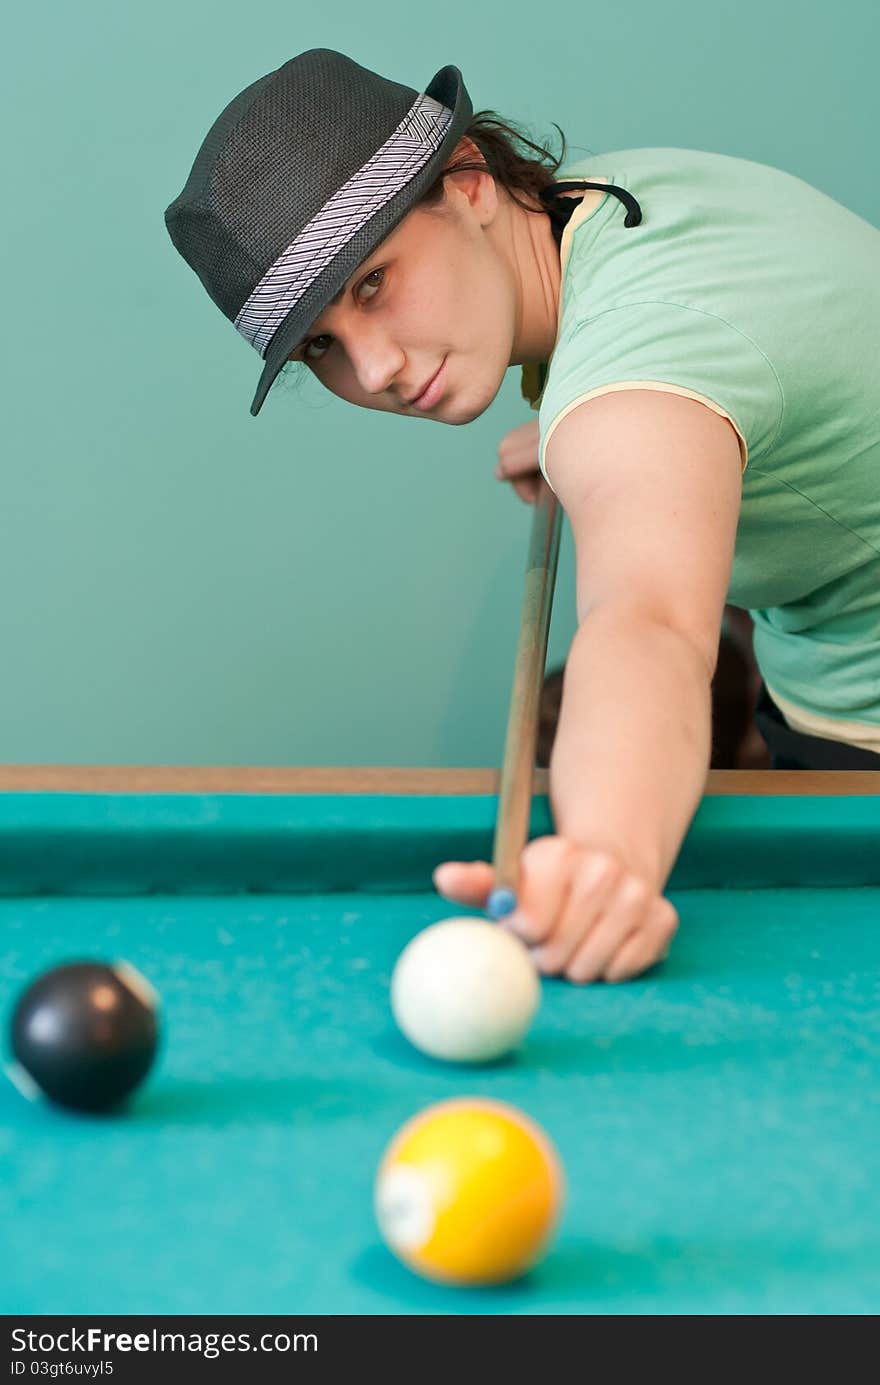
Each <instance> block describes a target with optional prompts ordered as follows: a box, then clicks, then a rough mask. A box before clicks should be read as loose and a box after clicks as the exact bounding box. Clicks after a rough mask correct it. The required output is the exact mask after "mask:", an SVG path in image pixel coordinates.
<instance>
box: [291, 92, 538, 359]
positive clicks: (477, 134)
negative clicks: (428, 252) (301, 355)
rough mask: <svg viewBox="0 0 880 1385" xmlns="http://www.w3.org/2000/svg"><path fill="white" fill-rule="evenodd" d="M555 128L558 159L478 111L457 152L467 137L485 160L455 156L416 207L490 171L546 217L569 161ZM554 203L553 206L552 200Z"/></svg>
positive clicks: (524, 204)
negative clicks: (546, 195) (474, 173)
mask: <svg viewBox="0 0 880 1385" xmlns="http://www.w3.org/2000/svg"><path fill="white" fill-rule="evenodd" d="M553 128H554V129H555V130H558V131H559V135H560V138H561V140H562V147H561V149H560V151H559V155H558V156H554V155H553V154H552V153H551V152H550V150H549V149H547V148H546V147H545V146H544V145H543V144H535V143H534V141H532V140H530V139H528V138H527V137H526V135H524V134H523V133H522V130H521V129H518V128H517V127H516V125H513V124H510V123H508V122H505V121H503V120H501V119H500V117H499V116H498V114H497V113H496V112H495V111H477V112H476V114H475V115H474V116H473V118H472V120H471V121H470V123H469V125H468V127H467V129H466V130H465V132H464V134H463V135H462V136H461V139H460V140H459V145H458V146H456V150H457V151H459V147H460V144H461V140H463V139H465V138H467V139H470V140H472V141H473V143H474V144H475V145H476V146H477V149H478V150H479V151H480V154H481V155H482V158H481V159H480V160H474V158H473V157H470V158H468V156H467V151H466V150H461V151H460V152H455V153H453V155H452V159H451V161H450V162H449V163H448V164H447V165H446V167H445V168H444V169H443V170H442V171H441V172H440V173H439V174H438V176H437V177H436V179H435V180H434V182H433V183H432V184H431V186H430V187H429V188H428V189H427V190H426V191H425V192H424V193H423V194H422V196H421V197H420V198H419V201H418V202H417V203H416V204H415V205H416V207H428V208H430V207H438V206H439V205H440V203H441V202H442V201H443V199H444V196H445V179H446V177H447V176H448V174H450V173H458V172H463V171H464V170H466V169H476V170H478V171H482V172H486V171H488V172H489V173H490V174H491V175H492V177H493V178H494V179H495V181H496V183H499V184H500V185H501V186H502V187H503V188H504V189H505V191H506V192H508V193H509V194H510V196H511V197H512V198H513V200H514V202H516V203H517V205H518V206H520V207H522V208H523V210H524V211H527V212H544V213H545V214H546V213H547V212H548V210H550V208H549V207H548V204H547V202H542V198H541V194H542V192H546V189H547V188H549V187H550V186H551V184H552V183H554V182H555V181H556V174H557V172H558V171H559V168H560V166H561V165H562V163H563V160H564V159H565V135H564V133H563V131H562V130H561V129H560V128H559V126H558V125H557V124H556V123H555V121H554V122H553ZM519 145H523V146H524V147H525V148H526V149H530V150H532V151H533V153H534V154H535V155H537V157H536V158H530V157H529V156H528V154H526V153H523V152H521V151H520V149H519V148H518V146H519ZM517 193H524V194H525V196H526V198H527V199H528V200H527V201H520V199H519V197H518V196H517ZM550 201H551V203H552V198H551V199H550ZM536 204H537V205H536ZM413 210H415V208H413ZM308 373H309V372H308V367H307V366H306V365H305V364H304V362H302V361H287V362H285V364H284V366H282V368H281V371H280V372H279V375H278V378H279V379H280V378H281V376H282V375H284V376H285V377H287V378H290V377H291V375H292V376H293V378H295V379H296V378H299V377H300V376H301V375H304V374H308Z"/></svg>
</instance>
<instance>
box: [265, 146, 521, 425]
mask: <svg viewBox="0 0 880 1385" xmlns="http://www.w3.org/2000/svg"><path fill="white" fill-rule="evenodd" d="M445 186H446V196H445V200H444V202H443V203H442V204H439V205H438V206H437V207H418V208H416V209H415V210H413V211H412V212H410V214H409V215H408V216H407V217H406V218H405V219H404V220H403V221H402V222H401V223H400V225H399V226H397V227H396V228H395V229H394V231H393V232H392V233H391V235H390V236H388V237H387V239H386V240H384V241H383V242H382V244H381V245H380V246H379V247H378V248H377V249H376V250H375V252H374V253H373V254H372V255H370V257H369V258H368V259H366V260H364V262H363V263H362V264H361V265H360V266H359V268H358V269H357V271H356V272H355V273H354V274H353V275H352V277H351V279H349V281H348V282H347V284H346V286H345V290H344V292H343V295H342V297H341V298H340V300H339V302H338V303H335V304H332V305H331V306H330V307H328V308H327V309H326V310H325V312H323V313H322V314H321V316H320V317H319V318H318V319H317V320H316V322H314V323H313V324H312V327H311V328H310V330H309V334H308V339H307V341H306V342H305V343H304V344H303V345H301V346H299V347H298V348H297V350H296V351H295V352H294V353H293V355H292V356H291V357H290V359H291V360H295V361H304V362H305V363H306V364H307V365H308V367H309V369H310V370H311V371H312V372H313V373H314V374H315V375H316V376H317V377H318V379H319V380H320V381H321V383H322V384H323V385H324V386H326V388H327V389H329V390H330V391H331V392H332V393H333V394H336V395H339V397H340V398H341V399H345V400H348V402H349V403H351V404H359V405H360V406H361V407H362V408H365V409H381V410H384V411H385V412H389V413H399V414H407V415H409V416H411V417H423V418H431V419H434V420H435V421H438V422H442V423H451V424H460V423H469V422H470V421H471V420H472V419H474V418H476V417H477V416H478V415H479V414H481V413H482V412H483V411H484V410H485V409H486V408H488V406H489V404H491V402H492V400H493V399H494V398H495V395H496V394H497V392H498V389H499V388H500V385H501V382H502V380H503V378H504V373H505V371H506V370H507V368H508V366H509V365H510V363H511V353H512V350H513V342H514V331H515V318H516V286H515V283H514V276H513V274H512V272H511V269H510V267H509V264H508V262H507V260H506V259H505V257H504V256H502V255H499V254H498V252H497V248H496V247H495V245H494V243H493V240H492V237H491V235H490V234H487V230H488V227H489V226H490V225H491V223H492V221H493V219H494V217H495V215H496V213H497V208H498V202H497V192H496V189H495V184H494V182H493V180H492V179H491V178H490V177H488V176H487V175H485V174H481V173H476V172H468V171H465V172H463V173H456V174H453V175H451V176H450V177H447V179H446V180H445ZM441 367H442V375H441V377H440V379H439V380H438V382H437V384H438V387H439V396H438V397H437V398H435V399H430V398H428V399H426V400H425V401H424V407H423V408H418V407H416V406H415V405H414V404H412V403H411V402H410V401H411V400H412V399H413V396H415V395H416V394H418V393H419V392H420V391H422V390H424V387H425V385H427V384H428V382H429V381H430V380H431V378H432V377H433V376H434V375H435V374H436V373H437V371H438V370H439V369H440V368H441ZM432 393H433V392H432Z"/></svg>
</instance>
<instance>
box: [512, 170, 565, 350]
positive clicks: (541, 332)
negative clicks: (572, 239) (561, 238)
mask: <svg viewBox="0 0 880 1385" xmlns="http://www.w3.org/2000/svg"><path fill="white" fill-rule="evenodd" d="M576 195H580V194H576ZM503 206H504V211H503V214H502V216H501V217H500V218H499V221H500V225H499V227H498V231H499V235H500V236H501V245H502V250H503V253H504V254H505V255H506V257H507V260H508V264H509V266H510V270H511V274H512V277H513V283H514V291H515V295H516V309H515V326H514V337H513V350H512V352H511V356H510V364H511V365H512V366H513V365H524V364H525V363H526V362H528V361H547V360H549V358H550V356H551V355H552V353H553V348H554V346H555V345H556V332H557V327H558V318H559V293H560V286H561V283H562V271H561V265H560V259H559V248H558V246H557V244H556V239H555V237H554V235H553V227H552V225H551V223H550V217H549V215H548V214H547V212H545V211H540V212H527V211H525V210H524V208H522V207H520V206H518V205H517V203H515V202H514V201H513V199H512V198H510V197H505V199H504V203H503Z"/></svg>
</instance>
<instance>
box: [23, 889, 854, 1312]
mask: <svg viewBox="0 0 880 1385" xmlns="http://www.w3.org/2000/svg"><path fill="white" fill-rule="evenodd" d="M674 898H675V902H676V904H677V905H678V907H679V909H680V911H681V919H682V927H681V933H680V936H679V939H678V942H677V945H676V947H675V949H674V951H673V953H672V956H671V957H670V959H669V961H667V963H666V964H665V965H664V966H663V967H662V968H661V969H659V970H658V971H657V972H655V973H654V974H653V975H650V976H648V977H645V978H643V979H641V980H639V981H636V982H631V983H629V984H626V985H623V986H618V987H610V986H594V987H591V988H586V989H579V988H575V987H571V986H568V985H566V984H564V983H561V982H545V983H544V997H543V1004H542V1008H541V1010H540V1012H539V1016H538V1019H537V1021H536V1023H535V1026H534V1029H533V1031H532V1033H531V1036H530V1039H529V1042H528V1045H527V1047H526V1048H525V1050H524V1051H523V1053H522V1054H521V1055H520V1056H519V1057H518V1058H517V1059H516V1060H514V1061H512V1062H508V1063H506V1064H501V1065H498V1066H495V1067H491V1068H481V1069H479V1070H462V1069H459V1068H451V1067H445V1066H441V1065H436V1064H434V1063H432V1062H430V1061H429V1060H427V1059H423V1058H421V1057H420V1056H419V1055H418V1054H416V1053H415V1052H414V1051H413V1050H412V1049H410V1048H409V1046H408V1045H407V1044H406V1043H405V1041H404V1040H403V1039H402V1038H400V1037H399V1036H398V1035H397V1034H396V1032H395V1030H394V1028H393V1023H392V1021H391V1018H390V1014H389V1009H388V1000H387V995H388V982H389V977H390V972H391V968H392V966H393V963H394V960H395V958H396V956H397V954H398V952H399V950H400V948H401V947H402V945H403V944H404V943H405V942H406V940H407V939H408V938H409V937H410V936H411V935H412V934H413V933H414V932H416V931H417V930H418V929H420V928H422V927H424V926H425V925H427V924H428V923H430V922H432V921H434V920H436V919H438V918H440V917H443V916H444V915H446V914H449V913H451V912H463V911H456V910H454V909H452V910H451V909H450V908H449V906H448V905H445V904H444V902H443V901H442V900H439V899H438V898H437V896H436V895H426V894H421V895H412V896H401V895H391V896H385V897H383V896H373V897H370V898H368V899H367V898H365V897H364V896H363V895H358V894H355V895H346V894H339V895H334V896H314V897H309V898H303V897H293V896H275V897H270V898H255V897H246V896H245V897H238V898H224V897H219V896H218V897H215V898H202V899H187V898H173V897H168V898H162V897H154V898H150V899H136V898H135V899H131V898H130V899H124V900H121V899H120V900H115V899H84V898H43V899H38V898H33V899H29V898H20V899H11V898H7V899H5V900H3V901H0V957H2V972H0V998H2V1005H3V1010H4V1014H5V1013H7V1012H8V1008H9V1005H10V1004H11V1001H12V998H13V996H14V995H15V993H16V992H17V991H18V989H19V988H20V986H21V985H22V984H23V983H24V982H25V981H26V980H27V978H29V977H30V976H31V975H33V974H34V973H35V972H36V971H39V970H40V969H41V968H43V967H45V966H48V965H50V964H52V963H54V962H56V961H58V960H60V959H62V958H65V957H70V956H76V955H80V954H86V955H99V956H102V955H103V956H108V957H116V956H121V957H125V958H127V959H128V960H130V961H131V962H133V963H134V964H135V965H136V966H138V967H139V968H140V969H141V970H142V971H143V972H144V973H145V974H146V975H147V976H148V977H149V978H150V979H151V980H152V982H153V983H154V984H155V985H156V986H157V988H158V990H159V991H160V993H161V996H162V1003H163V1026H164V1033H165V1043H164V1047H163V1051H162V1054H161V1058H160V1061H159V1063H158V1066H157V1068H156V1070H155V1071H154V1074H153V1075H152V1077H151V1078H150V1080H149V1082H148V1084H147V1085H146V1086H145V1087H144V1088H143V1089H142V1090H141V1092H140V1094H139V1095H138V1097H137V1098H136V1099H135V1101H134V1102H133V1104H132V1106H131V1108H130V1110H129V1112H128V1113H127V1114H126V1115H125V1116H124V1117H119V1118H113V1119H108V1118H104V1119H89V1118H84V1117H76V1116H71V1115H68V1114H63V1113H60V1112H58V1111H56V1110H53V1109H50V1108H48V1107H45V1106H43V1105H32V1104H29V1103H28V1102H26V1101H25V1100H23V1098H22V1097H21V1096H20V1094H19V1093H18V1092H17V1091H16V1090H15V1089H14V1088H13V1087H12V1085H11V1084H9V1083H8V1082H6V1083H3V1084H2V1086H0V1225H2V1226H3V1238H4V1254H3V1256H2V1257H0V1310H2V1311H4V1312H6V1313H25V1312H37V1313H39V1312H49V1311H53V1312H63V1313H93V1312H97V1311H101V1312H109V1313H138V1312H141V1313H144V1312H146V1313H152V1312H168V1313H233V1312H240V1313H257V1312H265V1313H291V1312H293V1313H296V1312H318V1313H345V1312H352V1313H394V1314H399V1313H424V1312H428V1313H434V1312H437V1313H448V1312H454V1313H462V1312H464V1313H469V1312H476V1313H485V1312H490V1313H536V1314H542V1313H744V1312H749V1313H807V1312H808V1313H831V1312H835V1313H869V1312H874V1311H876V1308H877V1304H878V1301H880V1213H878V1200H877V1197H876V1187H875V1170H876V1163H877V1156H876V1152H877V1149H878V1148H880V1109H878V1092H877V1081H876V1074H877V1058H878V1049H880V1041H878V1023H877V1016H878V1004H877V1002H878V994H877V974H878V968H877V960H878V952H880V947H878V931H877V921H878V908H880V891H878V890H876V889H873V888H869V887H862V888H859V887H855V888H850V889H809V890H807V889H800V890H798V889H777V890H746V891H732V890H731V891H721V890H705V891H704V890H693V891H684V892H681V893H680V894H678V895H676V896H674ZM468 1093H470V1094H485V1095H487V1096H491V1097H495V1098H501V1099H503V1100H508V1101H512V1102H513V1103H515V1104H516V1105H518V1106H519V1107H521V1109H523V1110H524V1111H527V1112H528V1113H529V1114H530V1115H532V1116H533V1117H535V1118H536V1119H538V1120H539V1121H540V1122H541V1124H542V1125H543V1126H544V1128H545V1130H546V1131H547V1132H548V1133H549V1134H550V1135H551V1137H552V1138H553V1140H554V1141H555V1143H556V1145H557V1147H558V1149H559V1151H560V1154H561V1156H562V1159H563V1162H564V1165H565V1168H566V1173H567V1179H568V1198H567V1203H566V1208H565V1213H564V1217H563V1220H562V1223H561V1227H560V1231H559V1235H558V1238H557V1241H556V1244H555V1246H554V1248H553V1250H552V1252H551V1253H550V1255H549V1256H548V1257H547V1259H546V1260H545V1261H544V1263H543V1264H542V1265H541V1266H540V1267H539V1268H538V1269H537V1270H535V1271H533V1272H532V1274H531V1275H530V1276H528V1277H527V1278H526V1279H525V1280H523V1281H522V1282H520V1283H518V1284H516V1285H513V1286H510V1287H507V1288H503V1289H497V1290H492V1291H482V1292H481V1291H462V1290H452V1289H443V1288H439V1287H435V1286H432V1285H429V1284H427V1283H424V1282H423V1281H421V1280H419V1279H416V1278H415V1277H414V1276H412V1275H411V1274H410V1273H409V1272H408V1271H406V1270H404V1269H402V1268H401V1267H399V1266H398V1265H397V1264H396V1262H395V1261H394V1260H393V1259H392V1258H391V1256H390V1255H389V1254H388V1252H387V1251H386V1250H385V1249H384V1247H383V1246H382V1245H381V1242H380V1240H379V1238H378V1234H377V1231H376V1228H375V1226H374V1223H373V1218H372V1211H371V1189H372V1180H373V1173H374V1170H375V1166H376V1164H377V1161H378V1159H379V1157H380V1155H381V1153H382V1150H383V1148H384V1146H385V1144H386V1143H387V1141H388V1140H389V1139H390V1137H391V1136H392V1134H393V1133H394V1131H395V1130H396V1129H397V1127H398V1126H399V1125H400V1124H401V1123H402V1121H404V1120H405V1119H406V1118H407V1117H408V1116H410V1115H411V1114H412V1113H413V1112H414V1111H416V1110H418V1109H420V1108H421V1107H423V1106H425V1105H427V1104H428V1103H430V1102H433V1101H436V1100H440V1099H443V1098H445V1097H449V1096H453V1095H458V1094H468Z"/></svg>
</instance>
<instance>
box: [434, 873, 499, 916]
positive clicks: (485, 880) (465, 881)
mask: <svg viewBox="0 0 880 1385" xmlns="http://www.w3.org/2000/svg"><path fill="white" fill-rule="evenodd" d="M431 879H432V880H433V882H434V888H435V889H436V891H437V893H438V894H439V895H442V896H443V898H444V899H451V900H453V901H454V902H455V903H456V904H467V905H470V906H472V907H474V908H477V909H482V908H484V907H485V905H486V903H487V902H488V899H489V895H490V894H491V893H492V889H493V887H494V884H495V872H494V870H493V869H492V867H491V866H490V865H489V862H488V861H444V862H443V864H442V865H439V866H437V867H436V868H435V870H434V871H433V873H432V876H431Z"/></svg>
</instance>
